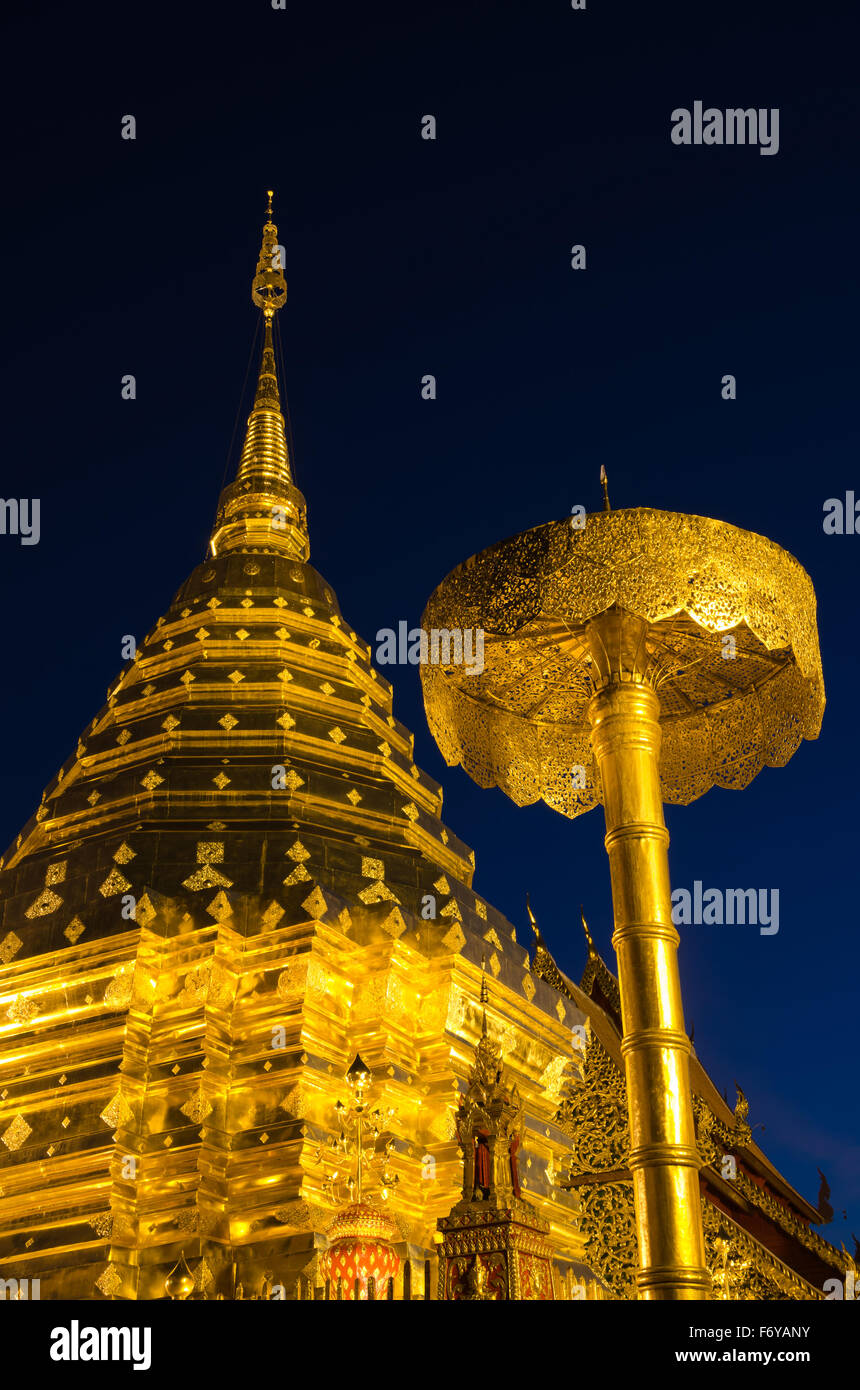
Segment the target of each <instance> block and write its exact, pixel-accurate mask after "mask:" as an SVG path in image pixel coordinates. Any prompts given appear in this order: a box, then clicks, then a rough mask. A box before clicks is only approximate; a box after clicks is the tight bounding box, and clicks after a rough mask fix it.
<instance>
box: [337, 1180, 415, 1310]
mask: <svg viewBox="0 0 860 1390" xmlns="http://www.w3.org/2000/svg"><path fill="white" fill-rule="evenodd" d="M328 1237H329V1248H328V1250H327V1251H326V1254H325V1256H324V1258H323V1264H324V1268H325V1272H326V1275H327V1277H328V1279H329V1280H330V1281H331V1295H332V1297H333V1298H334V1297H336V1296H337V1285H338V1281H340V1285H341V1296H342V1297H343V1298H344V1299H356V1298H358V1299H367V1298H370V1297H373V1298H376V1299H383V1298H385V1297H386V1294H387V1292H388V1283H389V1280H391V1279H394V1278H395V1276H396V1275H397V1273H398V1271H399V1269H400V1256H399V1255H398V1254H397V1252H396V1251H395V1250H394V1248H393V1245H392V1241H395V1240H398V1239H399V1232H398V1230H397V1228H396V1226H395V1225H394V1223H393V1221H392V1220H391V1218H390V1217H388V1216H387V1215H386V1214H385V1212H383V1211H380V1210H379V1208H378V1207H373V1206H370V1205H369V1203H367V1202H354V1203H352V1205H350V1206H348V1207H343V1208H342V1209H341V1210H340V1211H339V1212H338V1213H337V1215H336V1216H335V1218H334V1221H333V1222H332V1224H331V1227H330V1228H329V1232H328ZM356 1281H358V1290H357V1291H356ZM371 1284H372V1285H373V1294H372V1295H371V1294H370V1292H369V1288H370V1285H371Z"/></svg>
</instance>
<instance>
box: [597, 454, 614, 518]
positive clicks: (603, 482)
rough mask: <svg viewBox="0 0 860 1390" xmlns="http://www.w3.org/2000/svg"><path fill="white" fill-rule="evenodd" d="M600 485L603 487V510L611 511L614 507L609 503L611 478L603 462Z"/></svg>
mask: <svg viewBox="0 0 860 1390" xmlns="http://www.w3.org/2000/svg"><path fill="white" fill-rule="evenodd" d="M600 486H601V487H602V488H603V510H604V511H605V512H611V511H612V508H611V507H610V505H609V479H608V478H607V476H606V468H605V467H604V465H603V464H601V465H600Z"/></svg>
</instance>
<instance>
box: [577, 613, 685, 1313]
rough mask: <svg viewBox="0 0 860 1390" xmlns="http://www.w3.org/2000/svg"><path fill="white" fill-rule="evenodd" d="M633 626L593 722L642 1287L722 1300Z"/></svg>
mask: <svg viewBox="0 0 860 1390" xmlns="http://www.w3.org/2000/svg"><path fill="white" fill-rule="evenodd" d="M625 616H626V615H618V614H617V613H616V614H613V615H612V618H611V620H610V621H608V622H607V621H606V620H604V619H598V620H597V622H596V623H594V624H593V625H592V628H593V631H592V634H591V636H592V650H593V651H594V652H595V665H596V667H597V669H598V671H599V672H600V675H599V677H598V681H597V683H598V684H600V682H601V681H602V685H601V688H599V689H598V690H597V692H596V694H595V695H594V696H593V697H592V700H591V703H590V705H589V711H588V714H589V720H590V723H591V729H592V746H593V749H594V754H595V757H596V759H597V764H598V767H599V771H600V779H601V783H602V787H603V804H604V811H605V814H606V841H605V843H606V850H607V854H608V855H609V868H610V874H611V879H612V902H613V907H614V914H615V932H614V935H613V938H612V944H613V946H614V947H615V951H616V955H617V959H618V981H619V987H620V993H621V1012H622V1030H623V1040H622V1045H621V1048H622V1054H623V1057H624V1069H625V1075H626V1079H627V1103H628V1111H629V1118H630V1145H631V1149H630V1169H631V1172H632V1174H633V1194H634V1203H635V1210H636V1228H637V1238H638V1245H639V1265H640V1268H639V1273H638V1276H637V1283H638V1287H639V1291H640V1297H641V1298H643V1299H651V1300H657V1299H659V1300H663V1299H702V1298H707V1297H709V1295H710V1290H711V1278H710V1274H709V1272H708V1269H707V1266H706V1264H705V1251H704V1241H703V1236H702V1212H701V1198H700V1195H699V1176H698V1170H699V1166H700V1159H699V1154H698V1150H697V1148H696V1138H695V1129H694V1124H693V1107H692V1097H691V1092H690V1040H689V1038H688V1037H687V1033H686V1030H685V1028H684V1014H683V1008H682V1005H681V982H680V976H679V973H678V945H679V943H680V938H679V936H678V933H677V931H676V930H675V927H674V924H673V922H672V902H671V888H670V882H669V856H668V846H669V834H668V831H667V830H666V826H665V823H664V820H663V804H662V799H661V796H660V782H659V776H658V760H659V753H660V723H659V710H660V707H659V701H658V699H657V696H656V694H655V693H654V690H653V689H652V688H651V686H650V685H649V684H647V683H646V682H645V680H644V679H643V675H642V668H643V666H644V665H645V664H646V662H647V653H646V652H645V646H644V625H643V624H639V623H638V620H636V619H632V620H630V621H629V622H625V621H624V618H625ZM619 619H620V622H619Z"/></svg>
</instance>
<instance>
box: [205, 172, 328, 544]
mask: <svg viewBox="0 0 860 1390" xmlns="http://www.w3.org/2000/svg"><path fill="white" fill-rule="evenodd" d="M251 298H252V299H253V301H254V303H255V304H256V305H257V307H258V308H259V309H261V310H262V313H263V353H262V357H261V360H260V372H259V376H258V379H257V389H256V392H255V394H254V405H253V408H252V410H251V414H250V415H249V416H248V424H247V428H246V431H245V442H244V444H243V446H242V454H241V457H240V459H239V468H238V472H237V475H236V480H235V482H233V483H231V484H230V485H229V486H228V487H226V488H225V489H224V491H223V492H222V494H221V498H220V501H219V504H218V514H217V516H216V519H215V527H214V530H213V532H212V538H211V541H210V548H211V551H212V554H213V555H223V554H225V553H226V552H227V551H231V550H239V551H243V552H245V551H263V552H264V553H268V554H286V555H288V556H290V558H292V559H296V560H307V558H308V556H309V554H310V544H309V541H308V534H307V508H306V505H305V499H304V497H303V496H302V494H301V492H299V490H298V488H297V487H296V486H295V484H294V483H293V477H292V472H291V469H290V456H289V450H288V448H287V432H286V426H285V423H284V415H283V410H282V407H281V395H280V389H279V386H278V373H277V367H276V365H275V348H274V341H273V325H274V318H275V314H276V313H277V312H278V310H279V309H281V308H283V306H284V304H285V303H286V299H287V282H286V279H285V278H284V269H283V263H282V248H281V246H280V245H279V243H278V229H277V227H276V226H275V223H274V221H273V220H272V193H271V190H270V191H269V194H268V206H267V208H266V221H265V224H264V226H263V240H262V245H261V247H260V255H259V257H258V260H257V273H256V275H255V276H254V280H253V283H252V286H251Z"/></svg>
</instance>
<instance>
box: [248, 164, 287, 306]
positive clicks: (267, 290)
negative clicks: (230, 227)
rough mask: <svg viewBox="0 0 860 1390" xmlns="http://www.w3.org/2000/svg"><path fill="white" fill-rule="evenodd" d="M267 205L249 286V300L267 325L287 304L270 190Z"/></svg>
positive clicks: (280, 249) (280, 250)
mask: <svg viewBox="0 0 860 1390" xmlns="http://www.w3.org/2000/svg"><path fill="white" fill-rule="evenodd" d="M267 196H268V200H269V201H268V205H267V207H266V222H265V225H264V227H263V244H262V246H261V247H260V255H259V258H258V260H257V273H256V275H255V276H254V282H253V284H252V286H251V298H252V299H253V301H254V303H255V304H256V305H257V307H258V308H259V309H262V311H263V314H264V316H265V318H266V323H267V324H268V323H269V322H270V321H271V320H272V319H273V318H274V316H275V314H276V313H277V311H278V310H279V309H282V308H283V307H284V305H285V304H286V302H287V282H286V280H285V279H284V266H283V257H282V254H281V252H282V248H281V247H280V246H279V244H278V229H277V227H276V226H275V224H274V222H273V221H272V198H273V197H274V194H273V192H272V190H271V189H268V190H267Z"/></svg>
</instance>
